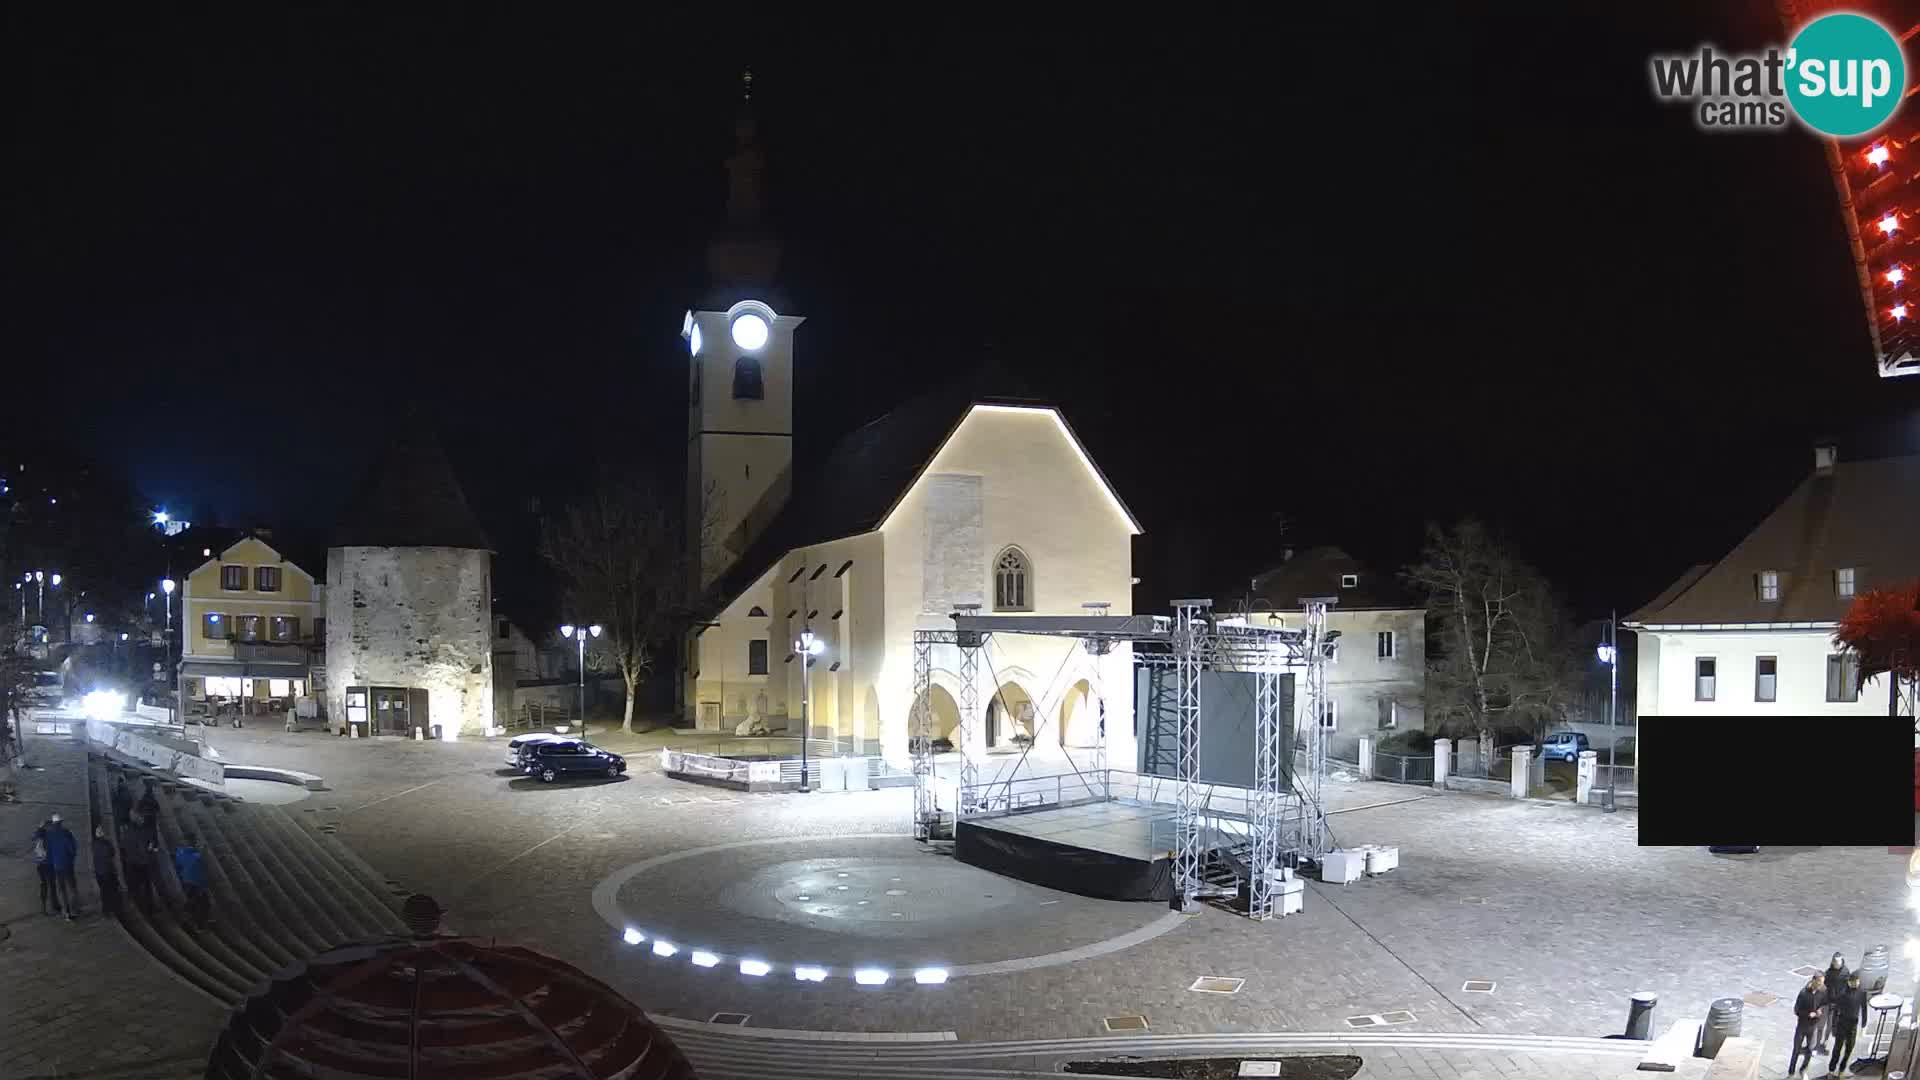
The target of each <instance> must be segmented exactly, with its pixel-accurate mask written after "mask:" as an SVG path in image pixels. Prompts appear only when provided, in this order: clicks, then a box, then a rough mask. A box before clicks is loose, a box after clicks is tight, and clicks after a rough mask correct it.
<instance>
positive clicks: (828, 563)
mask: <svg viewBox="0 0 1920 1080" xmlns="http://www.w3.org/2000/svg"><path fill="white" fill-rule="evenodd" d="M750 108H751V105H750V101H749V103H748V104H747V105H746V106H744V107H743V109H742V112H741V115H740V120H739V123H738V126H737V129H736V137H737V145H736V149H735V152H734V154H733V156H732V158H731V159H730V160H729V161H728V166H727V167H728V171H729V173H730V174H731V183H730V195H729V199H728V222H727V226H726V228H725V229H724V230H723V231H722V233H721V234H720V236H719V237H718V238H717V239H716V240H715V242H714V243H713V244H712V245H711V247H710V248H709V252H708V269H709V271H710V273H711V277H712V281H713V284H714V288H713V291H712V292H711V293H710V294H709V295H708V297H707V302H706V303H705V304H703V305H702V306H701V307H700V308H699V309H697V310H693V311H689V312H688V313H687V315H686V317H685V320H684V323H683V325H682V337H683V338H684V340H685V343H686V348H687V352H688V358H689V371H690V379H689V391H688V449H687V500H688V506H687V519H688V522H689V525H690V533H691V534H692V535H690V537H689V543H690V548H691V550H692V551H693V553H694V556H695V557H694V559H693V562H694V563H695V565H694V567H693V569H692V573H693V574H694V575H695V576H696V582H695V584H696V586H697V589H698V592H699V594H700V595H702V596H704V597H705V598H706V611H707V612H708V613H709V615H710V618H709V619H708V621H707V622H706V623H705V624H704V625H702V626H700V627H697V628H696V629H695V630H694V631H693V632H692V633H691V635H690V640H689V641H688V642H687V647H686V649H685V653H684V662H685V667H684V669H683V670H682V671H681V672H680V684H681V687H682V706H683V708H684V709H685V710H686V714H687V718H688V719H689V720H690V721H691V723H692V724H693V726H694V727H695V728H697V729H699V730H703V731H714V732H734V731H739V730H757V729H759V728H761V727H764V728H765V729H766V730H768V731H770V732H773V733H782V732H785V733H790V734H798V733H800V731H801V730H802V726H803V724H804V725H805V727H806V729H807V731H808V732H809V734H810V736H812V737H814V738H819V739H822V740H832V742H833V744H834V746H835V748H836V750H837V751H838V752H841V753H858V754H880V755H882V756H884V757H885V758H886V759H887V760H888V761H889V762H891V763H894V764H896V765H904V764H905V763H906V761H907V760H908V756H909V755H908V733H909V730H910V725H911V723H912V721H911V717H912V715H913V713H914V710H915V709H916V707H917V706H918V705H920V704H921V703H920V702H918V693H917V685H916V679H915V671H914V666H915V655H914V653H915V649H914V631H916V630H919V629H941V630H951V629H952V628H953V622H952V618H951V616H952V615H953V613H954V612H955V611H958V610H962V609H965V608H969V607H975V606H977V608H978V610H979V611H980V612H981V613H982V614H1017V615H1033V616H1046V615H1055V616H1061V615H1071V616H1086V615H1087V614H1088V613H1089V611H1090V610H1091V611H1097V612H1103V613H1105V614H1107V615H1111V616H1121V615H1126V614H1130V613H1131V599H1132V595H1133V571H1132V539H1133V537H1134V536H1136V535H1138V534H1139V533H1140V532H1141V529H1140V525H1139V523H1138V521H1137V520H1136V519H1135V518H1134V516H1133V514H1132V513H1131V512H1130V511H1129V510H1128V509H1127V506H1126V504H1125V502H1123V501H1122V499H1121V498H1120V496H1119V494H1118V493H1117V492H1116V491H1115V489H1114V487H1113V485H1112V484H1111V483H1109V482H1108V480H1107V478H1106V477H1105V476H1104V475H1103V474H1102V473H1101V471H1100V469H1099V467H1098V466H1097V465H1096V464H1095V463H1094V461H1093V459H1092V458H1091V457H1089V456H1088V454H1087V451H1086V448H1085V447H1084V446H1083V445H1082V444H1081V442H1080V440H1079V438H1078V437H1076V436H1075V434H1074V431H1073V428H1072V426H1071V425H1070V424H1069V422H1068V418H1067V416H1066V414H1065V412H1064V411H1063V410H1062V409H1060V408H1059V407H1058V406H1057V405H1054V404H1050V403H1047V402H1041V401H1034V400H1027V399H1014V398H1007V397H997V396H994V395H993V394H992V393H991V392H990V390H991V388H990V387H987V386H985V385H983V384H982V383H981V382H980V381H978V380H973V381H969V380H960V381H957V382H956V383H954V384H952V385H949V386H945V387H942V388H940V389H937V390H934V391H932V392H930V393H928V394H926V395H924V396H923V397H921V398H918V399H916V400H914V401H911V402H908V403H906V404H903V405H902V406H901V407H899V408H897V409H895V410H894V411H892V412H890V413H888V414H887V415H885V416H882V417H880V418H879V419H877V420H874V421H873V422H871V423H869V424H867V425H865V426H864V427H861V428H859V429H857V430H855V431H853V432H852V433H851V434H849V435H847V436H846V437H845V438H843V439H842V440H841V441H840V442H839V443H838V444H837V445H835V446H834V448H833V449H832V451H831V452H830V453H827V454H826V455H825V456H824V458H822V459H821V461H822V464H821V465H820V467H818V468H815V469H808V470H805V471H804V474H797V473H796V468H795V456H794V445H795V439H796V437H799V438H806V437H809V436H810V435H811V433H810V432H808V431H806V430H805V429H804V428H802V429H801V430H799V431H796V425H795V417H794V399H795V390H796V384H797V383H798V382H800V381H801V380H803V379H804V378H805V367H804V355H805V350H804V348H803V347H802V346H803V343H804V340H805V333H804V330H803V326H804V323H805V318H804V317H803V316H802V315H800V314H797V313H795V312H794V311H792V310H790V308H789V306H788V305H787V304H786V303H785V302H784V300H783V298H782V296H781V294H780V293H779V292H778V290H777V288H776V285H775V282H776V279H777V275H776V270H777V267H778V261H779V245H778V242H777V240H776V239H775V238H774V236H773V234H772V232H771V230H770V229H768V228H767V227H766V225H765V222H764V217H763V213H762V202H763V200H762V190H763V188H762V180H761V177H762V172H763V166H764V160H763V157H762V155H761V153H760V151H759V150H758V148H757V145H756V143H755V139H754V121H753V116H752V113H751V111H750ZM806 635H811V637H810V638H809V637H806ZM803 639H805V640H810V641H812V642H814V643H815V645H814V647H813V649H812V650H811V651H808V652H805V653H803V652H802V651H801V649H800V646H799V643H800V642H801V641H802V640H803ZM944 651H945V652H948V653H954V654H956V655H953V656H947V655H942V653H941V651H939V650H936V651H935V652H934V653H933V654H932V656H931V657H930V665H931V669H932V670H931V678H930V681H931V684H932V690H931V700H930V701H928V702H926V703H924V705H925V707H926V708H927V709H928V710H929V713H930V716H931V725H932V731H933V736H934V738H935V739H947V740H949V741H950V742H952V743H953V744H954V748H955V749H957V750H961V751H963V752H965V753H966V754H967V755H968V756H969V757H971V758H974V759H976V760H981V759H985V758H987V757H988V756H990V755H995V754H1001V753H1008V754H1011V753H1017V752H1021V751H1023V750H1029V749H1030V750H1031V752H1033V753H1036V754H1049V755H1051V754H1055V753H1062V754H1066V755H1067V756H1078V755H1075V754H1074V753H1073V751H1075V750H1078V749H1081V748H1088V749H1090V748H1092V747H1094V746H1095V745H1096V744H1097V743H1099V742H1101V741H1102V739H1103V736H1104V741H1105V744H1106V746H1107V752H1108V753H1109V754H1110V755H1111V756H1112V757H1113V759H1114V760H1117V761H1123V762H1124V761H1131V760H1133V758H1134V746H1135V740H1134V735H1133V720H1132V716H1133V701H1132V692H1133V691H1132V670H1131V668H1132V656H1131V652H1130V650H1128V649H1126V648H1116V649H1115V650H1113V651H1112V652H1111V653H1108V654H1105V655H1099V656H1096V655H1093V654H1091V653H1089V652H1087V651H1086V650H1084V649H1082V648H1079V647H1078V646H1077V645H1074V644H1073V643H1071V642H1066V641H1063V640H1062V639H1060V638H1047V637H1038V636H1033V637H1027V636H1021V635H1009V634H996V635H994V636H993V638H992V641H991V644H990V646H989V647H988V648H986V649H983V650H981V653H982V659H981V662H980V663H979V664H978V665H977V672H976V673H975V678H974V679H973V685H972V686H971V687H966V686H963V685H962V675H961V664H960V663H959V661H958V658H957V650H955V649H952V648H951V647H948V648H946V649H945V650H944ZM969 690H970V691H971V693H969ZM969 698H971V699H972V701H973V702H975V703H976V707H977V711H976V713H975V721H974V723H973V724H972V726H971V728H970V730H969V739H968V741H967V743H966V744H965V745H962V740H961V736H960V734H959V732H958V731H957V728H958V727H959V724H960V715H961V714H960V708H961V702H963V701H966V700H968V699H969ZM803 717H804V718H805V719H804V720H803ZM936 745H938V744H936ZM940 749H945V747H940Z"/></svg>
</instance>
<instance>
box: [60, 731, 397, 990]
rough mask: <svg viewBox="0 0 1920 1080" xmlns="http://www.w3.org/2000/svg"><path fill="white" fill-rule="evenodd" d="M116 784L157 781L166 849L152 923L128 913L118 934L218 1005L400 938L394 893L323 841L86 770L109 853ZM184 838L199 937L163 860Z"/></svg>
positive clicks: (202, 793) (111, 768)
mask: <svg viewBox="0 0 1920 1080" xmlns="http://www.w3.org/2000/svg"><path fill="white" fill-rule="evenodd" d="M116 773H119V774H124V775H126V776H127V777H128V781H129V784H130V785H131V786H133V787H134V789H135V791H136V792H137V791H138V790H139V789H140V786H141V782H142V781H144V780H145V779H146V778H148V777H154V778H155V779H156V788H157V789H158V791H159V802H160V816H159V833H160V841H161V846H162V847H163V848H164V849H165V850H164V851H163V853H162V855H161V857H160V858H159V859H158V860H157V862H156V865H155V871H156V873H155V883H156V885H157V892H158V893H159V896H160V902H159V903H158V904H156V906H155V910H154V913H153V915H152V917H151V918H149V917H147V916H144V915H142V914H141V913H140V912H139V910H138V909H136V908H135V907H133V906H132V904H131V903H129V904H127V905H125V910H124V911H123V912H122V915H121V923H122V925H123V926H124V927H125V928H126V930H127V932H128V934H129V935H130V936H132V937H133V939H134V940H135V941H136V942H137V943H138V944H139V945H140V946H141V947H142V948H144V949H146V950H147V951H148V952H149V953H151V954H152V955H153V956H155V957H156V958H158V959H159V960H160V962H161V963H163V964H164V965H166V966H167V967H168V968H169V969H171V970H172V971H173V972H174V973H175V974H177V975H179V976H180V977H181V978H182V979H184V980H186V981H187V982H188V983H190V984H192V985H193V986H195V987H197V988H199V989H200V990H202V991H204V992H205V993H207V994H208V995H209V996H211V997H213V998H214V999H216V1000H218V1001H220V1002H221V1003H223V1004H226V1005H229V1006H234V1005H238V1004H239V1003H240V1002H241V1001H242V1000H244V999H245V997H246V996H247V995H248V994H250V993H252V992H254V991H255V990H257V989H259V988H260V987H262V986H264V985H265V984H266V983H267V982H268V981H269V980H270V979H271V978H272V976H273V975H274V974H275V973H276V972H278V971H280V970H282V969H284V968H286V967H288V966H290V965H293V964H297V963H299V962H301V961H304V960H306V959H308V958H310V957H312V956H314V955H316V954H318V953H321V952H325V951H327V950H329V949H332V948H335V947H338V946H341V945H345V944H349V943H352V942H357V941H366V940H371V939H379V938H384V937H389V936H393V935H397V934H404V933H405V926H404V923H403V922H402V921H401V919H400V915H399V908H400V903H401V898H400V896H399V895H398V894H397V887H395V886H393V885H392V884H391V883H389V882H386V881H383V880H381V879H380V878H379V877H378V875H376V874H374V873H373V871H372V870H370V869H369V868H367V866H366V865H365V864H364V863H362V862H361V861H360V860H359V859H358V858H356V857H355V856H354V855H353V854H352V853H351V852H350V851H347V850H346V849H345V848H344V847H343V846H342V845H341V844H340V843H339V842H338V841H336V840H334V839H333V838H332V837H331V836H326V835H324V834H322V833H319V832H317V831H315V830H313V829H310V828H306V827H303V826H302V825H300V824H298V823H297V822H296V821H295V820H294V819H293V818H292V817H290V816H289V815H287V814H286V813H285V812H284V811H282V810H281V809H280V808H278V807H274V806H255V805H252V804H249V803H245V802H243V801H241V800H239V799H234V798H231V797H229V796H226V795H224V794H217V793H214V792H211V791H207V790H205V789H203V788H199V787H196V786H193V785H190V784H185V783H182V782H179V781H177V780H174V779H173V778H171V777H163V776H161V774H157V773H153V772H151V771H149V770H146V769H144V768H142V767H137V766H130V765H125V764H122V763H109V762H106V761H105V760H103V759H92V760H90V761H89V767H88V800H89V804H90V806H91V809H92V817H93V819H94V821H95V822H99V823H103V824H105V825H106V826H107V828H108V835H109V836H110V837H111V838H112V839H113V841H114V845H115V848H116V850H118V849H119V847H120V844H121V839H120V837H119V836H118V835H117V829H116V828H115V826H114V822H113V815H112V809H111V800H110V797H109V792H110V790H111V786H112V782H113V777H114V775H115V774H116ZM183 835H192V836H194V837H195V838H196V839H197V841H198V844H199V847H200V851H201V856H202V861H203V863H204V864H205V866H206V869H207V883H208V894H209V899H210V900H211V905H210V906H211V909H212V914H211V918H210V920H209V926H208V928H207V929H206V930H204V931H200V932H196V931H194V930H192V929H190V928H189V927H188V926H187V925H186V924H185V918H184V915H185V910H186V893H185V890H184V889H182V888H181V886H180V883H179V880H178V878H177V877H176V876H175V873H174V870H173V860H172V851H173V848H174V846H175V845H176V844H177V843H178V842H179V840H180V839H181V837H182V836H183ZM121 880H122V881H123V882H124V881H125V880H126V875H125V873H124V870H123V872H122V873H121Z"/></svg>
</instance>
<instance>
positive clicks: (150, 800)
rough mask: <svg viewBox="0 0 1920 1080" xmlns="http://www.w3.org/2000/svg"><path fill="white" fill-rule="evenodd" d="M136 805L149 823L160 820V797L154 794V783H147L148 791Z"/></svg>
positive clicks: (142, 794)
mask: <svg viewBox="0 0 1920 1080" xmlns="http://www.w3.org/2000/svg"><path fill="white" fill-rule="evenodd" d="M135 805H137V806H139V807H140V813H141V814H143V815H145V816H146V819H147V820H148V821H159V820H160V797H159V796H158V795H155V794H154V793H153V781H151V780H149V781H147V787H146V790H145V791H143V792H141V793H140V801H139V802H138V803H136V804H135Z"/></svg>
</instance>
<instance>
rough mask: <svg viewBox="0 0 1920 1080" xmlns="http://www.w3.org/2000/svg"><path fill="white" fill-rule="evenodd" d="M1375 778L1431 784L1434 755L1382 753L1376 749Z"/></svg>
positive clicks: (1404, 782)
mask: <svg viewBox="0 0 1920 1080" xmlns="http://www.w3.org/2000/svg"><path fill="white" fill-rule="evenodd" d="M1373 778H1374V779H1375V780H1385V781H1387V782H1388V783H1392V784H1431V783H1433V755H1432V754H1382V753H1380V752H1378V751H1375V752H1374V755H1373Z"/></svg>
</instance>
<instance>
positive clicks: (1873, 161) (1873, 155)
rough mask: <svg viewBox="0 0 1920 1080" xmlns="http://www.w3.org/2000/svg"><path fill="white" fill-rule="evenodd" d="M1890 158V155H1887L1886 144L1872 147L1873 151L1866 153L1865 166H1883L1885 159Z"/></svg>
mask: <svg viewBox="0 0 1920 1080" xmlns="http://www.w3.org/2000/svg"><path fill="white" fill-rule="evenodd" d="M1891 156H1892V155H1890V154H1888V153H1887V144H1886V143H1880V144H1878V145H1876V146H1874V148H1873V149H1871V150H1869V151H1867V164H1869V165H1885V164H1886V163H1887V158H1889V157H1891Z"/></svg>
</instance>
